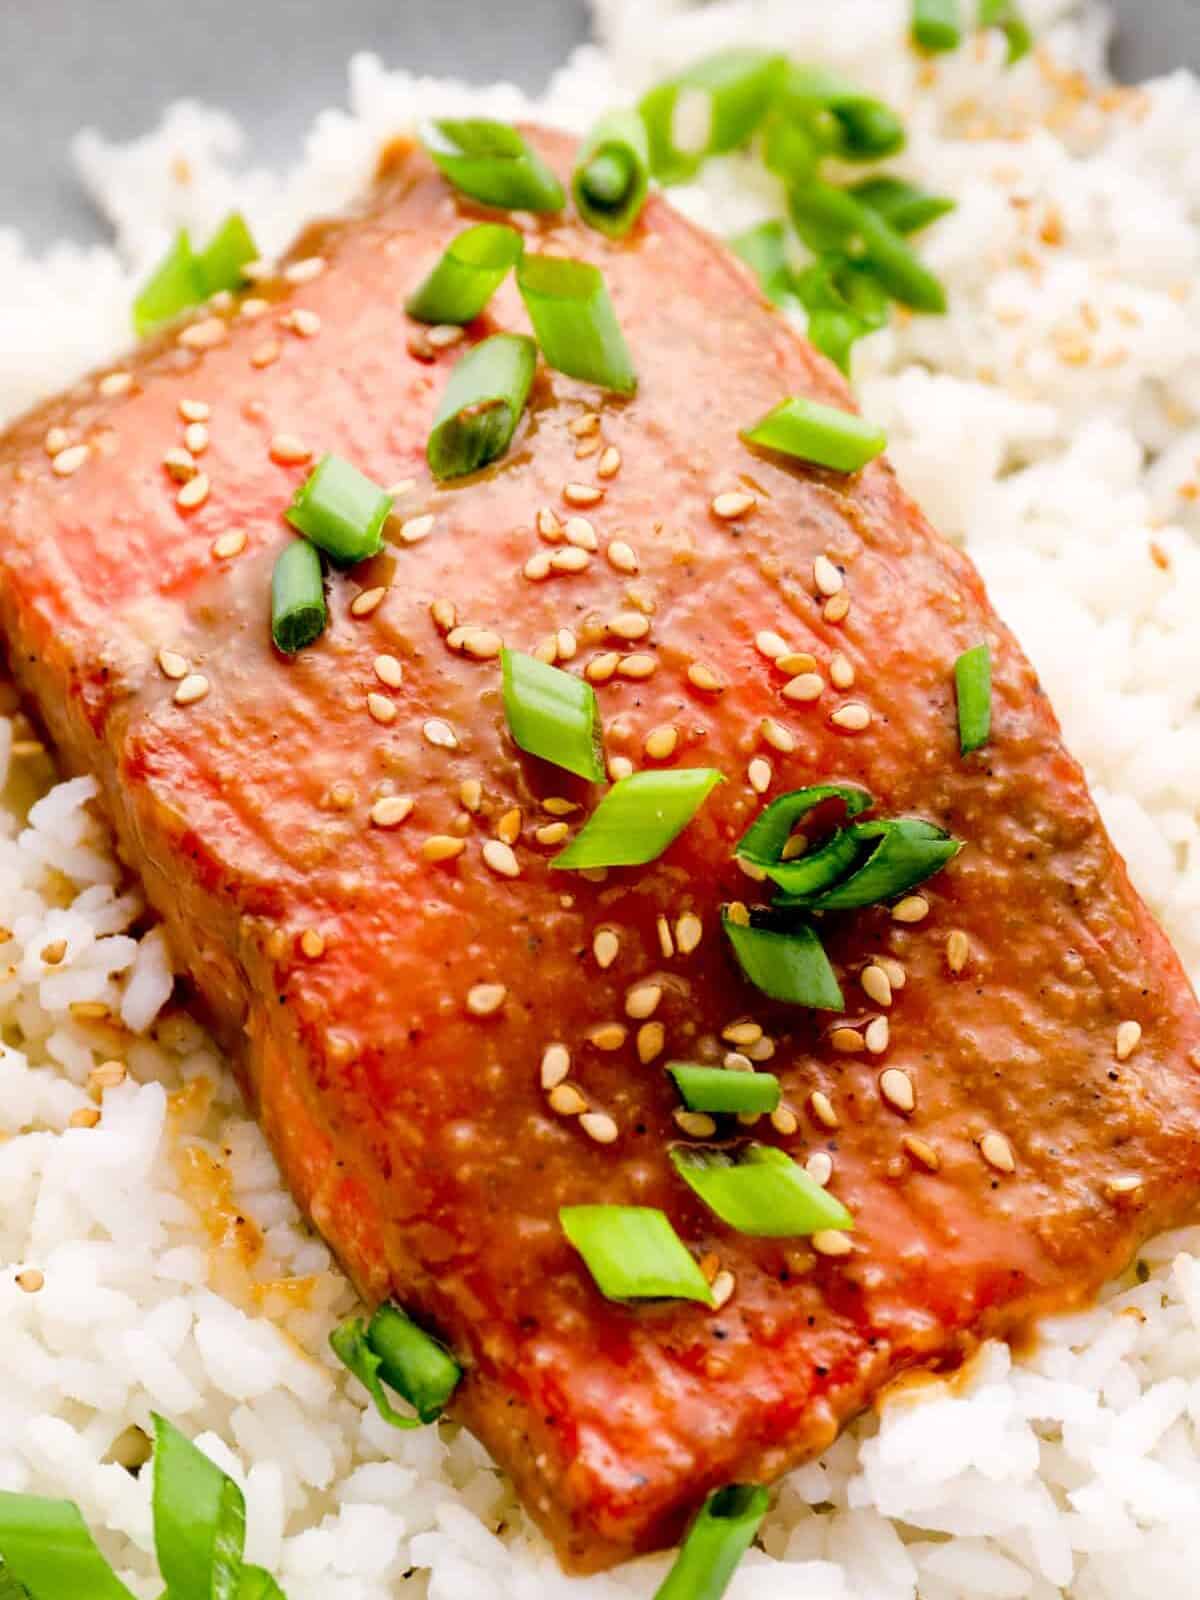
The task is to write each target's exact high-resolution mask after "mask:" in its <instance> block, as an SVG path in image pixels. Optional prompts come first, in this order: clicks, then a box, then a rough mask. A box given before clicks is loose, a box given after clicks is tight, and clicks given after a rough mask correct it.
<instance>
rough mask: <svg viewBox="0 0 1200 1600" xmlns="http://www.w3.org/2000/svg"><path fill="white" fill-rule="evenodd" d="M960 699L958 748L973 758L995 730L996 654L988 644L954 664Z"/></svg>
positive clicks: (975, 647) (965, 654)
mask: <svg viewBox="0 0 1200 1600" xmlns="http://www.w3.org/2000/svg"><path fill="white" fill-rule="evenodd" d="M954 687H955V693H956V698H957V700H958V747H959V750H960V751H961V752H962V754H963V755H964V756H965V755H970V753H971V751H972V750H978V749H979V747H980V746H981V745H985V744H986V743H987V742H988V737H989V735H990V734H991V731H992V653H991V651H990V650H989V649H988V647H987V645H986V643H985V644H977V645H975V646H973V647H972V648H971V649H970V650H964V651H963V653H962V655H960V656H959V658H958V660H957V661H956V662H955V663H954Z"/></svg>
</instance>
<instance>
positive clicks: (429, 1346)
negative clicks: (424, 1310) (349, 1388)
mask: <svg viewBox="0 0 1200 1600" xmlns="http://www.w3.org/2000/svg"><path fill="white" fill-rule="evenodd" d="M329 1342H330V1344H331V1345H332V1346H333V1350H334V1354H335V1355H336V1356H337V1357H338V1359H339V1360H340V1361H341V1362H342V1363H343V1364H344V1365H345V1366H347V1367H348V1368H349V1369H350V1371H351V1372H352V1373H353V1374H354V1376H355V1377H356V1378H357V1379H358V1381H359V1382H360V1383H361V1384H362V1385H363V1387H364V1388H365V1389H366V1390H367V1391H368V1392H369V1393H370V1395H371V1398H372V1399H373V1400H374V1402H375V1405H376V1408H377V1409H378V1411H379V1414H380V1416H381V1417H382V1418H383V1419H384V1421H385V1422H388V1423H390V1424H391V1425H392V1427H394V1428H417V1427H419V1426H420V1425H421V1423H423V1422H434V1421H436V1420H437V1418H438V1417H440V1416H441V1414H442V1412H443V1411H444V1410H445V1408H446V1405H447V1403H448V1402H449V1400H450V1396H451V1395H452V1394H453V1393H454V1391H455V1389H456V1388H457V1387H458V1383H459V1380H460V1378H461V1377H462V1368H461V1367H460V1366H459V1364H458V1362H457V1361H455V1359H454V1357H453V1356H452V1355H450V1353H449V1352H448V1351H447V1350H446V1349H445V1348H444V1347H443V1346H442V1345H440V1344H439V1343H438V1342H437V1340H436V1339H434V1338H432V1337H431V1336H430V1335H429V1334H427V1333H426V1332H425V1331H424V1329H422V1328H418V1327H417V1325H416V1323H415V1322H413V1321H412V1320H411V1319H410V1318H409V1317H407V1316H406V1315H405V1314H404V1312H403V1311H401V1310H400V1308H399V1306H394V1305H390V1304H384V1305H381V1306H380V1307H379V1309H378V1311H376V1313H375V1315H374V1316H373V1317H372V1318H371V1321H370V1323H369V1324H367V1323H364V1322H363V1320H362V1318H361V1317H350V1318H348V1319H347V1320H346V1321H345V1322H343V1323H341V1324H340V1325H339V1326H338V1327H336V1328H335V1329H334V1330H333V1332H332V1333H331V1334H330V1336H329ZM385 1383H386V1384H387V1386H388V1388H390V1389H394V1390H395V1391H396V1393H397V1394H399V1395H402V1396H403V1397H404V1399H405V1400H407V1401H408V1403H409V1405H411V1406H412V1408H413V1410H414V1411H415V1412H416V1413H417V1415H416V1416H415V1417H409V1416H405V1415H403V1414H402V1413H400V1412H398V1411H396V1409H395V1408H394V1407H393V1406H392V1404H391V1402H390V1400H389V1399H388V1397H387V1394H386V1393H385V1391H384V1387H383V1386H384V1384H385Z"/></svg>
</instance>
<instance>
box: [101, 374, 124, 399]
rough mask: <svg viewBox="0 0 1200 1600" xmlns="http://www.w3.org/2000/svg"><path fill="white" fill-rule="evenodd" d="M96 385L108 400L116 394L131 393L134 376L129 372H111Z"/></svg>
mask: <svg viewBox="0 0 1200 1600" xmlns="http://www.w3.org/2000/svg"><path fill="white" fill-rule="evenodd" d="M96 387H97V389H98V390H99V391H100V393H101V394H102V395H103V396H104V398H105V399H106V400H111V399H113V398H114V397H115V396H116V395H119V394H128V393H129V391H130V389H132V388H133V376H132V374H131V373H128V372H110V373H108V374H107V375H106V376H105V377H103V378H101V379H100V382H99V383H98V384H97V385H96Z"/></svg>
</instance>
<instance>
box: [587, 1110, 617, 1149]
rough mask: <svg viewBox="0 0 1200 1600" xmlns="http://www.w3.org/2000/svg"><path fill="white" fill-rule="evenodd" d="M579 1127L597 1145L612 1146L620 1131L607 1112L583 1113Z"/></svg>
mask: <svg viewBox="0 0 1200 1600" xmlns="http://www.w3.org/2000/svg"><path fill="white" fill-rule="evenodd" d="M579 1126H580V1127H581V1128H582V1129H583V1131H584V1133H586V1134H587V1136H588V1138H589V1139H594V1140H595V1141H596V1143H597V1144H612V1143H613V1141H614V1140H615V1139H616V1137H617V1134H618V1133H619V1131H620V1130H619V1129H618V1127H617V1125H616V1123H615V1122H614V1121H613V1119H612V1117H610V1116H609V1114H608V1112H607V1111H585V1112H584V1113H583V1115H582V1116H581V1117H580V1119H579Z"/></svg>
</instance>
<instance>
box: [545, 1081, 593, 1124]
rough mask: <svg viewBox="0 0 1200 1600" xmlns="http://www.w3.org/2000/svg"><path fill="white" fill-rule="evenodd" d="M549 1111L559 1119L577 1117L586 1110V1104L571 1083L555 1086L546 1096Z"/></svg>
mask: <svg viewBox="0 0 1200 1600" xmlns="http://www.w3.org/2000/svg"><path fill="white" fill-rule="evenodd" d="M546 1099H547V1101H548V1102H549V1105H550V1109H551V1111H557V1112H558V1114H559V1116H560V1117H577V1116H579V1114H580V1113H581V1112H583V1111H586V1110H587V1106H588V1103H587V1101H586V1100H585V1099H584V1097H583V1095H581V1094H580V1092H579V1090H578V1089H577V1088H576V1087H575V1085H574V1084H573V1083H559V1084H556V1085H555V1087H554V1088H553V1089H551V1091H550V1093H549V1094H548V1095H547V1096H546Z"/></svg>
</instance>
